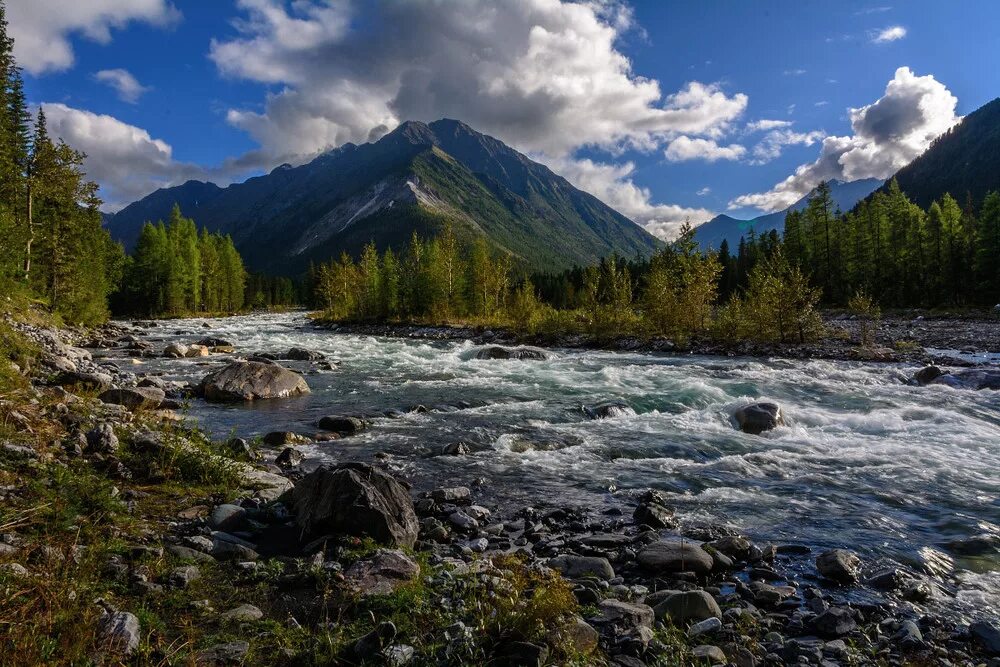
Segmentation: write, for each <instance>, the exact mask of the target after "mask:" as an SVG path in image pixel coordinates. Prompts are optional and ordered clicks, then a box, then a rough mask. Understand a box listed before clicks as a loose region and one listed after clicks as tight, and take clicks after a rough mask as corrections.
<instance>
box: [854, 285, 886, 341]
mask: <svg viewBox="0 0 1000 667" xmlns="http://www.w3.org/2000/svg"><path fill="white" fill-rule="evenodd" d="M847 309H848V310H849V311H850V312H851V314H853V315H854V316H855V317H857V318H858V320H859V321H860V323H861V325H860V337H861V344H862V345H863V346H865V347H871V346H872V345H874V344H875V333H876V332H877V331H878V323H879V321H880V320H881V319H882V309H881V308H879V306H878V304H877V303H875V301H874V300H872V298H871V297H870V296H868V295H867V294H865V293H864V292H857V293H856V294H855V295H854V296H852V297H851V300H850V301H848V302H847Z"/></svg>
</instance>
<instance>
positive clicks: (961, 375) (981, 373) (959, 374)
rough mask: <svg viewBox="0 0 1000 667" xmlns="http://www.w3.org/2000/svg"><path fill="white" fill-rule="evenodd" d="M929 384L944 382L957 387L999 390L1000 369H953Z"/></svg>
mask: <svg viewBox="0 0 1000 667" xmlns="http://www.w3.org/2000/svg"><path fill="white" fill-rule="evenodd" d="M928 384H944V385H948V386H949V387H954V388H955V389H976V390H979V389H992V390H994V391H997V390H1000V369H995V368H968V369H966V370H961V371H953V372H951V373H944V374H943V375H939V376H938V377H936V378H934V379H933V380H931V381H930V382H929V383H928Z"/></svg>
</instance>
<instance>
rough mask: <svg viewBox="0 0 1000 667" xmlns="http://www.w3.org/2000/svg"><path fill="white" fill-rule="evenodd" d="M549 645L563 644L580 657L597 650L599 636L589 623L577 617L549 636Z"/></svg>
mask: <svg viewBox="0 0 1000 667" xmlns="http://www.w3.org/2000/svg"><path fill="white" fill-rule="evenodd" d="M550 637H551V639H552V640H553V641H550V642H549V643H550V644H557V643H565V644H569V645H571V646H572V647H573V649H574V650H575V651H577V652H578V653H580V654H582V655H590V654H591V653H593V652H594V651H596V650H597V644H598V642H599V641H600V638H601V636H600V634H598V632H597V630H595V629H594V626H592V625H591V624H590V623H587V622H586V621H585V620H583V619H582V618H580V617H579V616H574V617H573V618H572V619H570V620H569V621H568V622H567V623H565V624H564V625H562V626H561V627H560V628H559V629H557V630H555V631H553V632H552V633H551V635H550Z"/></svg>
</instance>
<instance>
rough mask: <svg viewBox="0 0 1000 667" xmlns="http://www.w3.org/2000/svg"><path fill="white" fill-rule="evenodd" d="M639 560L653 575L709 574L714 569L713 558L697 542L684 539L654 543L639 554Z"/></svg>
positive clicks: (671, 539)
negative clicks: (678, 573)
mask: <svg viewBox="0 0 1000 667" xmlns="http://www.w3.org/2000/svg"><path fill="white" fill-rule="evenodd" d="M637 560H638V561H639V564H640V565H641V566H642V567H643V569H645V570H647V571H649V572H651V573H653V574H671V573H676V572H694V573H695V574H707V573H708V572H709V571H710V570H711V569H712V556H711V555H710V554H709V553H708V552H707V551H705V550H704V549H702V548H701V545H699V544H698V543H697V542H692V541H691V540H685V539H683V538H670V539H665V540H660V541H658V542H654V543H653V544H650V545H649V546H648V547H646V548H645V549H643V550H642V551H641V552H639V555H638V557H637Z"/></svg>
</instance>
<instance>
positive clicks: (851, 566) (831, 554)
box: [816, 549, 861, 584]
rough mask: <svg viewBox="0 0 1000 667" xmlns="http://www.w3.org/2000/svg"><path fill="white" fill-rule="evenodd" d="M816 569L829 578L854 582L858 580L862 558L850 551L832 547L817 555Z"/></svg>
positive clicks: (849, 582) (843, 581) (845, 582)
mask: <svg viewBox="0 0 1000 667" xmlns="http://www.w3.org/2000/svg"><path fill="white" fill-rule="evenodd" d="M816 569H817V570H819V573H820V574H821V575H823V576H824V577H826V578H827V579H832V580H833V581H836V582H839V583H842V584H853V583H854V582H856V581H857V580H858V573H859V571H860V569H861V559H860V558H858V557H857V556H856V555H855V554H853V553H851V552H850V551H845V550H844V549H831V550H829V551H824V552H823V553H821V554H820V555H819V556H817V557H816Z"/></svg>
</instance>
